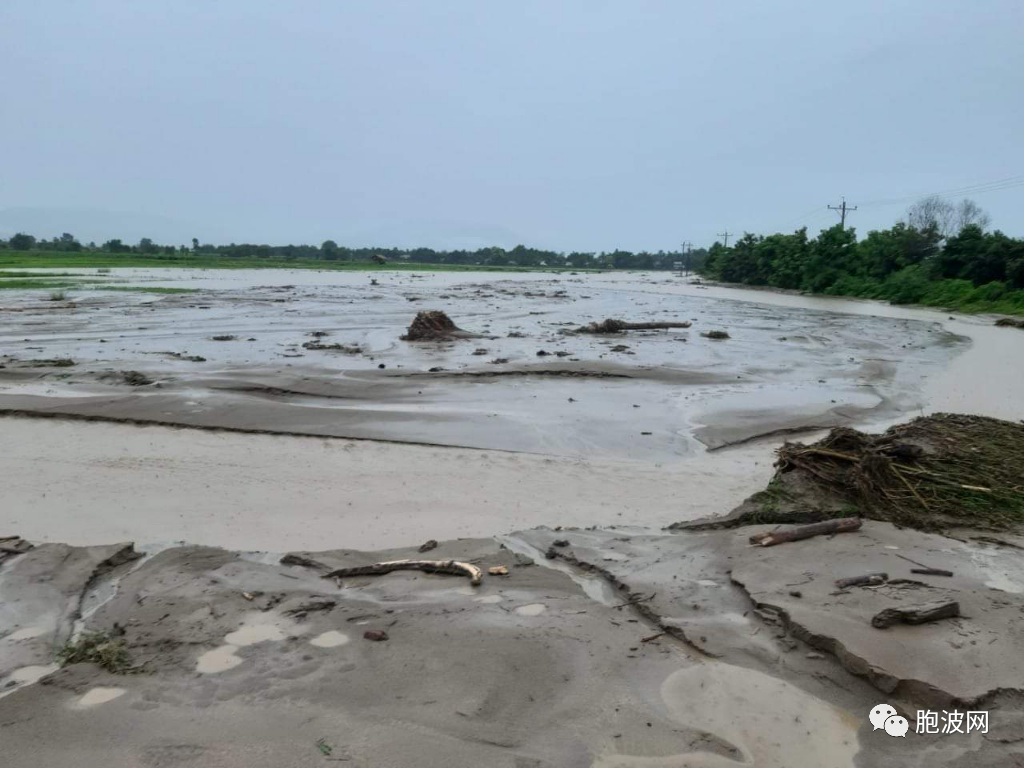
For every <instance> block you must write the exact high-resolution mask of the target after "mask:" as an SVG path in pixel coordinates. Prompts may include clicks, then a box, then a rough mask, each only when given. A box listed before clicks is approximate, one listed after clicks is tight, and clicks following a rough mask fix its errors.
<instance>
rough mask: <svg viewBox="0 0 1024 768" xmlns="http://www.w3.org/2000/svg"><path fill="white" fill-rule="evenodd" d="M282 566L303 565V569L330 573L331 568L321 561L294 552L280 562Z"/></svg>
mask: <svg viewBox="0 0 1024 768" xmlns="http://www.w3.org/2000/svg"><path fill="white" fill-rule="evenodd" d="M279 562H280V563H281V565H301V566H302V567H303V568H312V569H313V570H315V571H329V570H331V566H329V565H325V564H324V563H321V562H320V561H319V560H314V559H313V558H311V557H305V556H304V555H296V554H295V553H294V552H292V553H290V554H287V555H285V556H284V557H282V558H281V559H280V561H279Z"/></svg>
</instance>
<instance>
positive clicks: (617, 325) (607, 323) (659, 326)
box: [576, 318, 692, 333]
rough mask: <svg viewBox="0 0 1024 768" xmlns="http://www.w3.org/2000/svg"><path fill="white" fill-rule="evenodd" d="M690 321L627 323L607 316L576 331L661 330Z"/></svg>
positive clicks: (683, 325) (682, 325) (686, 324)
mask: <svg viewBox="0 0 1024 768" xmlns="http://www.w3.org/2000/svg"><path fill="white" fill-rule="evenodd" d="M691 325H692V323H688V322H686V321H685V320H681V321H679V322H675V323H627V322H626V321H625V320H615V319H612V318H608V319H607V320H604V321H602V322H600V323H590V324H589V325H582V326H580V327H579V328H577V329H576V333H622V332H623V331H662V330H668V329H670V328H689V327H690V326H691Z"/></svg>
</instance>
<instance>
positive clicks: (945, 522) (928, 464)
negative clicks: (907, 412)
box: [680, 413, 1024, 530]
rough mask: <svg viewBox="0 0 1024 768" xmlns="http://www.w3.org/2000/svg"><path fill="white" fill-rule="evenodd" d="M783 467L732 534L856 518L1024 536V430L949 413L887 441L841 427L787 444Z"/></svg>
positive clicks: (917, 422) (740, 515)
mask: <svg viewBox="0 0 1024 768" xmlns="http://www.w3.org/2000/svg"><path fill="white" fill-rule="evenodd" d="M775 466H776V474H775V477H774V478H773V479H772V481H771V483H770V484H769V486H768V488H767V489H766V490H765V491H761V492H760V493H757V494H755V495H754V496H752V497H751V498H750V499H748V500H747V501H746V502H745V503H744V504H743V505H742V506H741V507H740V508H739V509H738V510H736V513H734V514H733V515H731V516H730V517H729V518H727V524H728V525H742V524H752V523H785V522H807V521H810V520H816V519H825V518H830V517H836V516H844V517H845V516H848V515H849V514H851V513H856V514H859V515H861V516H863V517H867V518H871V519H875V520H885V521H888V522H891V523H895V524H897V525H902V526H907V527H910V528H917V529H921V530H941V529H943V528H947V527H950V526H958V525H960V526H970V527H972V528H983V529H992V530H1006V529H1013V528H1021V527H1024V475H1022V470H1021V468H1022V467H1024V424H1020V423H1014V422H1009V421H1001V420H999V419H991V418H987V417H985V416H967V415H960V414H948V413H941V414H935V415H933V416H923V417H920V418H917V419H914V420H913V421H910V422H908V423H906V424H900V425H897V426H895V427H892V428H890V429H889V430H887V431H886V432H885V433H883V434H881V435H868V434H864V433H863V432H858V431H856V430H853V429H849V428H846V427H839V428H837V429H833V430H832V431H831V432H830V433H829V435H828V436H827V437H826V438H824V439H823V440H821V441H819V442H817V443H813V444H811V445H804V444H802V443H786V444H785V445H783V446H782V447H781V448H780V449H779V450H778V460H777V461H776V463H775ZM722 522H723V523H726V521H725V520H723V521H722ZM680 527H684V526H682V525H680Z"/></svg>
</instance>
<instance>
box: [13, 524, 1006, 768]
mask: <svg viewBox="0 0 1024 768" xmlns="http://www.w3.org/2000/svg"><path fill="white" fill-rule="evenodd" d="M750 530H752V529H747V530H744V531H717V532H706V533H687V534H679V535H666V534H661V535H635V536H621V535H618V534H613V533H608V532H601V531H560V532H555V531H551V530H546V529H539V530H534V531H528V532H524V533H518V534H513V535H510V536H507V537H505V538H504V539H503V540H502V542H500V543H499V542H497V541H494V540H491V539H484V540H461V541H454V542H452V541H449V542H441V543H440V545H439V546H438V548H437V549H436V550H435V553H436V556H437V557H440V558H446V559H459V560H468V561H471V562H477V563H479V564H480V565H481V566H482V567H485V568H491V567H495V566H504V570H507V575H502V576H485V577H484V581H483V584H481V585H480V586H477V587H472V586H469V585H467V583H466V580H465V579H464V578H463V577H458V576H445V575H428V574H423V573H418V572H409V571H400V572H394V573H390V574H387V575H383V576H358V577H351V578H345V579H341V580H337V579H325V578H323V577H322V576H321V574H322V573H323V572H324V567H325V568H326V569H334V568H338V567H351V566H360V565H365V564H368V563H372V562H376V561H381V560H392V559H396V558H402V557H416V556H417V551H416V549H415V548H409V549H406V550H389V551H385V552H357V551H352V550H331V551H326V552H317V553H309V552H303V553H293V555H292V556H291V557H289V558H288V559H287V562H290V563H309V565H308V566H307V565H302V564H293V565H285V564H282V556H281V554H276V555H275V554H269V553H260V554H254V553H249V554H244V553H237V552H230V551H227V550H222V549H214V548H208V547H196V546H177V547H170V548H167V549H164V550H162V551H154V552H152V553H150V554H149V555H147V556H145V557H143V558H142V559H132V557H131V556H130V555H131V554H132V550H131V549H130V547H129V546H127V545H115V546H108V547H90V548H73V547H67V546H64V545H57V544H50V545H41V546H39V547H36V548H35V549H33V550H31V551H29V552H26V553H24V554H21V555H18V556H17V557H16V558H15V559H14V560H13V561H11V562H8V563H5V564H4V566H3V568H2V569H0V593H2V595H3V597H4V600H5V605H4V608H3V613H2V618H3V627H4V629H3V631H2V632H0V677H2V681H3V682H2V684H3V685H4V686H5V689H4V692H3V698H2V699H0V729H2V733H3V750H4V751H3V757H4V760H3V765H4V766H5V767H6V766H9V767H10V768H22V767H25V768H28V767H29V766H32V767H33V768H34V767H35V766H39V765H46V766H49V765H53V766H58V765H78V766H82V768H130V767H131V768H134V767H135V766H165V765H166V766H171V765H203V766H225V767H226V768H236V767H237V768H242V766H245V768H280V766H307V765H308V766H312V765H320V764H322V763H324V762H326V761H325V759H324V758H325V757H326V756H328V755H329V756H331V757H334V758H337V759H340V760H341V761H342V762H347V763H350V764H351V765H354V766H366V767H367V768H369V767H370V766H380V765H395V766H399V765H402V766H404V765H417V766H438V767H439V768H440V767H441V766H476V765H504V766H510V768H524V767H526V766H530V768H555V767H556V766H581V767H586V766H594V767H595V768H609V767H613V766H614V767H616V768H653V767H657V768H730V766H758V767H759V768H855V766H876V765H886V766H893V767H894V768H914V767H916V766H921V765H929V766H949V767H950V768H953V767H954V766H965V765H971V766H976V767H979V768H996V766H1009V765H1014V764H1015V763H1014V762H1013V761H1014V760H1020V759H1021V757H1022V756H1024V755H1022V753H1021V751H1020V733H1021V725H1022V723H1024V719H1022V711H1021V708H1020V691H1021V689H1022V686H1024V667H1022V665H1021V659H1022V658H1024V653H1022V651H1024V636H1022V635H1021V633H1020V630H1019V628H1018V627H1017V625H1018V624H1019V621H1017V619H1016V618H1015V616H1019V602H1018V601H1016V600H1015V596H1014V595H1012V594H1010V593H1006V592H1003V591H1002V590H1001V588H998V587H994V586H989V585H987V584H986V580H988V579H989V578H990V576H991V575H992V574H993V573H995V572H997V571H998V572H1000V573H1004V572H1007V573H1009V572H1012V579H1013V580H1016V582H1017V583H1019V581H1020V579H1021V578H1022V576H1024V570H1022V569H1021V567H1020V562H1019V557H1017V558H1016V562H1014V560H1013V558H1012V557H1008V555H1007V550H1005V549H1004V548H1001V547H999V546H997V545H991V544H985V543H978V542H970V541H964V542H954V541H953V540H951V539H943V538H941V537H938V536H930V535H926V534H916V533H914V532H911V531H900V530H897V529H895V528H893V527H892V526H891V525H889V524H887V523H874V522H872V523H869V524H867V525H866V526H865V528H864V529H863V530H862V531H860V532H857V533H850V534H844V535H842V536H838V537H836V538H835V539H830V540H826V539H818V540H814V541H803V542H797V543H793V544H790V545H786V546H780V547H778V548H777V549H768V550H766V549H763V548H751V547H749V546H748V545H747V534H748V533H749V532H750ZM556 542H558V546H557V547H556V548H557V549H558V550H559V551H560V552H561V553H562V555H561V556H560V557H558V558H555V559H554V560H549V559H547V558H545V557H543V556H540V555H538V556H536V558H535V557H533V556H531V554H530V553H539V552H541V551H544V550H548V549H551V548H552V547H553V546H554V545H555V543H556ZM295 555H298V556H295ZM897 555H905V556H910V557H911V558H913V559H925V558H928V559H930V560H932V561H941V562H942V563H943V564H944V565H947V566H949V567H951V568H953V569H954V570H955V571H956V577H955V578H954V579H951V580H950V579H947V580H946V581H945V582H941V581H940V582H937V583H928V584H921V586H919V587H916V588H915V589H917V590H919V591H928V590H946V591H948V592H952V593H956V594H957V595H958V599H959V600H961V601H962V602H963V604H964V609H965V613H969V618H961V619H955V620H949V621H945V622H942V623H936V624H931V625H928V626H924V627H903V628H893V629H890V630H887V631H885V632H879V631H878V630H875V629H873V628H872V627H871V626H870V624H869V623H868V621H867V617H869V616H870V615H871V613H872V612H873V611H875V610H877V609H878V607H879V606H883V605H888V604H891V603H893V602H894V601H899V600H901V599H904V596H903V595H902V593H901V590H900V589H899V588H896V586H895V584H894V585H893V587H892V588H891V589H887V590H868V589H853V590H850V591H848V592H842V593H839V594H837V593H836V591H835V588H834V585H833V579H834V578H835V576H836V575H841V574H843V573H849V572H859V571H860V570H862V569H864V568H878V567H884V568H886V569H887V570H889V571H890V572H893V573H894V575H896V574H899V573H901V572H902V571H904V570H906V567H907V563H906V562H905V561H903V560H900V559H898V557H897ZM112 563H118V564H117V565H111V564H112ZM801 563H802V565H801ZM314 566H315V567H314ZM321 566H323V567H321ZM42 573H46V574H48V575H49V576H50V580H51V581H52V582H54V583H55V584H59V585H60V587H59V591H55V590H57V587H56V586H54V587H49V588H47V589H41V588H40V579H39V575H40V574H42ZM795 581H799V582H800V583H801V588H800V589H801V593H800V597H794V596H793V588H792V587H791V586H789V584H790V583H791V582H795ZM930 581H932V582H934V581H935V580H934V579H932V580H930ZM904 591H905V590H904ZM57 598H59V599H57ZM79 617H81V618H80V619H79ZM21 627H33V628H38V627H45V628H46V631H45V632H44V633H43V634H38V633H37V632H36V631H35V630H33V632H31V633H19V628H21ZM82 629H86V630H89V631H94V632H101V633H109V634H110V636H111V637H114V638H117V641H118V642H120V643H121V644H122V645H123V648H124V650H125V652H126V653H127V654H128V655H129V657H130V659H131V662H132V665H133V667H132V669H133V671H132V673H131V674H113V673H111V672H109V671H106V670H105V669H102V668H100V667H99V666H96V665H95V664H90V663H76V664H70V665H68V666H65V667H63V668H62V669H58V668H57V665H55V664H53V663H52V660H53V654H54V648H55V647H59V646H60V645H61V644H62V643H63V642H64V641H65V640H66V639H67V638H68V637H69V636H73V635H74V634H75V633H77V632H79V631H81V630H82ZM384 635H386V640H384V641H382V642H371V639H376V638H380V637H382V636H384ZM367 638H370V639H367ZM879 701H885V702H888V703H889V704H891V705H892V706H894V707H895V708H897V711H898V712H900V713H903V714H904V715H905V716H907V717H908V719H910V720H911V722H913V721H914V718H915V717H916V711H917V709H918V708H922V709H929V708H930V709H937V710H941V709H974V710H991V714H990V727H989V733H988V734H987V735H986V736H985V737H982V735H981V734H978V733H973V734H970V735H967V734H958V735H949V736H945V737H942V736H924V735H919V734H916V733H913V732H912V733H911V734H908V737H907V738H906V739H898V738H890V737H889V736H887V735H886V734H884V733H883V732H877V731H873V730H872V728H871V724H870V722H869V721H868V717H867V715H868V713H869V711H870V710H871V708H872V707H873V706H875V705H877V704H878V703H879ZM43 734H46V737H45V738H42V737H41V736H42V735H43ZM323 746H326V747H328V748H329V752H327V751H325V750H324V749H323V748H322V747H323ZM924 756H926V757H927V761H926V762H921V760H922V757H924ZM965 761H966V762H965Z"/></svg>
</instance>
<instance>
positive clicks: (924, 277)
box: [878, 264, 930, 304]
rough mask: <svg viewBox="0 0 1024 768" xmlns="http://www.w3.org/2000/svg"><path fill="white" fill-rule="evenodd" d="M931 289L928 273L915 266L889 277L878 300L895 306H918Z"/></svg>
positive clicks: (905, 268)
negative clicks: (884, 300)
mask: <svg viewBox="0 0 1024 768" xmlns="http://www.w3.org/2000/svg"><path fill="white" fill-rule="evenodd" d="M929 287H930V282H929V280H928V273H927V271H926V270H925V268H924V267H922V266H920V265H919V264H915V265H913V266H910V267H904V268H903V269H901V270H900V271H899V272H894V273H893V274H891V275H889V277H887V278H886V280H885V282H884V283H882V288H881V290H880V291H879V296H878V298H880V299H886V300H888V301H889V302H891V303H893V304H917V303H918V302H920V301H921V300H922V299H923V298H924V297H925V294H927V293H928V288H929Z"/></svg>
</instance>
